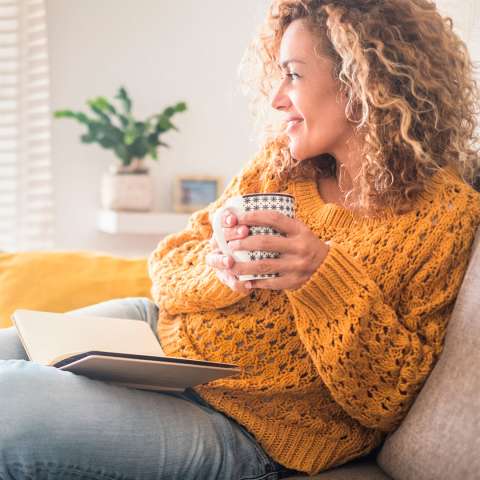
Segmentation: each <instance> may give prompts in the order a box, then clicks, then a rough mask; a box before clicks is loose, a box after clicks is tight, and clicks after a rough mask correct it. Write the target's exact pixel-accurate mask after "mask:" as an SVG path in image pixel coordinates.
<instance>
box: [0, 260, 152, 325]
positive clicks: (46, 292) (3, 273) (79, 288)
mask: <svg viewBox="0 0 480 480" xmlns="http://www.w3.org/2000/svg"><path fill="white" fill-rule="evenodd" d="M150 287H151V282H150V279H149V277H148V270H147V260H146V258H132V259H128V258H122V257H115V256H111V255H107V254H101V253H93V252H86V251H74V252H68V251H67V252H65V251H64V252H62V251H36V252H20V253H0V328H1V327H8V326H10V325H11V319H10V317H11V314H12V313H13V311H14V310H15V309H17V308H28V309H32V310H45V311H50V312H65V311H67V310H73V309H76V308H80V307H84V306H86V305H91V304H93V303H98V302H101V301H103V300H110V299H112V298H119V297H129V296H141V297H150Z"/></svg>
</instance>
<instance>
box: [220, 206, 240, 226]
mask: <svg viewBox="0 0 480 480" xmlns="http://www.w3.org/2000/svg"><path fill="white" fill-rule="evenodd" d="M237 223H238V222H237V216H236V215H235V214H234V213H233V211H232V210H229V209H226V210H225V212H223V215H222V227H233V226H234V225H237Z"/></svg>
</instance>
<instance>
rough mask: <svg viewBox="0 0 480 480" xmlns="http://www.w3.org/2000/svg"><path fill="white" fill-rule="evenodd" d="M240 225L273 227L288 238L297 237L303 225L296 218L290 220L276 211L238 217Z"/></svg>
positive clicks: (259, 211)
mask: <svg viewBox="0 0 480 480" xmlns="http://www.w3.org/2000/svg"><path fill="white" fill-rule="evenodd" d="M238 224H239V225H256V226H260V227H271V228H274V229H275V230H277V231H279V232H283V233H284V234H286V235H287V236H293V235H296V234H297V233H298V231H299V229H300V228H301V227H300V226H301V225H302V223H301V222H300V221H299V220H297V219H296V218H290V217H287V216H286V215H284V214H283V213H280V212H277V211H275V210H258V211H256V212H247V213H244V214H242V215H239V216H238Z"/></svg>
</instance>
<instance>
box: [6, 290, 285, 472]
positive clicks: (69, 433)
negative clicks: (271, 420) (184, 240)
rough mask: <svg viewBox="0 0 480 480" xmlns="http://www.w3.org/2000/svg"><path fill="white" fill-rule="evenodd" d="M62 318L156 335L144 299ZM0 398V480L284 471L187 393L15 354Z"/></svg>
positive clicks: (224, 418) (154, 312) (99, 306)
mask: <svg viewBox="0 0 480 480" xmlns="http://www.w3.org/2000/svg"><path fill="white" fill-rule="evenodd" d="M69 313H74V314H79V315H84V314H91V315H96V316H110V317H118V318H131V319H138V320H143V321H147V322H148V323H149V324H150V325H151V327H152V330H153V331H154V332H155V331H156V322H157V318H158V310H157V307H156V306H155V305H154V304H153V303H152V302H151V301H150V300H149V299H146V298H126V299H119V300H111V301H108V302H102V303H100V304H97V305H92V306H89V307H85V308H82V309H78V310H75V311H72V312H69ZM5 330H9V331H10V333H9V335H8V338H10V339H11V340H12V339H14V336H13V335H12V333H13V332H12V329H5ZM13 330H14V329H13ZM1 333H3V332H1V331H0V358H2V351H1V347H2V342H1ZM6 338H7V336H4V340H6ZM5 343H8V342H7V341H5V342H4V344H5ZM17 347H18V345H15V347H12V348H10V350H11V351H15V349H16V348H17ZM0 392H2V393H1V394H0V412H2V415H3V419H4V420H3V421H2V425H1V426H0V480H13V479H15V480H17V479H24V478H35V479H38V480H41V479H48V480H50V479H63V480H70V479H88V480H106V479H109V480H114V479H115V480H127V479H128V480H130V479H131V480H137V479H139V480H141V479H145V480H147V479H148V480H150V479H172V480H173V479H183V480H189V479H202V480H205V479H212V480H213V479H251V480H252V479H269V480H274V479H277V478H281V477H282V476H283V475H282V474H283V473H284V472H285V469H283V468H282V466H281V465H279V464H278V463H276V462H274V461H273V460H272V459H270V458H269V457H268V455H267V454H266V453H265V452H264V450H263V449H262V448H261V447H260V445H259V444H258V443H257V442H256V441H255V439H254V438H253V436H252V435H251V434H250V433H249V432H247V431H246V430H245V429H244V428H243V427H242V426H241V425H239V424H238V423H237V422H235V421H234V420H233V419H231V418H229V417H228V416H226V415H224V414H222V413H221V412H218V411H217V410H215V409H213V408H212V407H211V406H210V405H208V404H207V403H206V402H205V401H203V400H202V399H201V398H200V397H199V396H198V394H196V392H194V390H193V389H187V390H186V391H185V392H183V393H163V392H149V391H142V390H136V389H132V388H126V387H121V386H117V385H114V384H111V383H109V382H103V381H98V380H92V379H88V378H86V377H83V376H80V375H75V374H73V373H71V372H65V371H61V370H58V369H56V368H53V367H46V366H42V365H39V364H36V363H34V362H28V361H25V360H23V359H21V358H20V359H19V358H17V357H15V358H14V359H9V360H0Z"/></svg>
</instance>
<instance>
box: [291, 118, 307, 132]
mask: <svg viewBox="0 0 480 480" xmlns="http://www.w3.org/2000/svg"><path fill="white" fill-rule="evenodd" d="M302 122H303V118H300V117H291V118H288V119H287V132H289V131H290V130H292V129H293V128H295V127H296V126H297V125H298V124H300V123H302Z"/></svg>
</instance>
